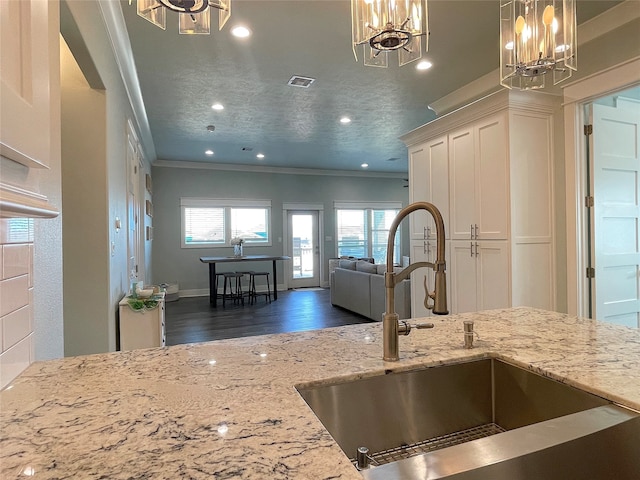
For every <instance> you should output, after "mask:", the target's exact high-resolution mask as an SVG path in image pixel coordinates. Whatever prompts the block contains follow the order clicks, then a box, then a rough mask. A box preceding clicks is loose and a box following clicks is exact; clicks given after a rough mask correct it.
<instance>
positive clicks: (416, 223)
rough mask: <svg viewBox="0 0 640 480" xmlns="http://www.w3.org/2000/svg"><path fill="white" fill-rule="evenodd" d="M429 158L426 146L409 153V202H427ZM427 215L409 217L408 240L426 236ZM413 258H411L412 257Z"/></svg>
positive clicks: (420, 212) (422, 212) (418, 213)
mask: <svg viewBox="0 0 640 480" xmlns="http://www.w3.org/2000/svg"><path fill="white" fill-rule="evenodd" d="M429 170H430V169H429V158H428V150H427V148H426V146H422V145H421V146H418V147H415V148H413V149H412V150H411V151H410V152H409V202H410V203H414V202H428V201H429V176H430V173H429ZM428 217H429V214H428V213H427V212H425V211H418V212H414V213H412V214H411V215H410V216H409V224H410V233H411V235H410V237H409V238H410V240H420V241H421V240H423V239H424V238H426V235H427V222H428V220H429V219H428ZM412 258H413V257H412Z"/></svg>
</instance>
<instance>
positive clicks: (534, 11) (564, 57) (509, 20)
mask: <svg viewBox="0 0 640 480" xmlns="http://www.w3.org/2000/svg"><path fill="white" fill-rule="evenodd" d="M500 45H501V50H500V83H501V85H503V86H505V87H507V88H517V89H520V90H528V89H535V88H544V87H545V85H546V83H545V82H546V80H547V78H549V77H551V78H552V79H553V85H556V84H558V83H559V82H561V81H563V80H565V79H567V78H569V77H570V76H571V74H572V73H573V72H574V71H575V70H576V68H577V55H576V53H577V52H576V45H577V42H576V9H575V0H501V2H500Z"/></svg>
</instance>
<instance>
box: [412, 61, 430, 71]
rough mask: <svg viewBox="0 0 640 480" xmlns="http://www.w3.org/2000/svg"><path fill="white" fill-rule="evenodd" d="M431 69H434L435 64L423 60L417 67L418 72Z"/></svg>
mask: <svg viewBox="0 0 640 480" xmlns="http://www.w3.org/2000/svg"><path fill="white" fill-rule="evenodd" d="M431 67H433V63H431V62H428V61H426V60H423V61H421V62H420V63H418V64H417V65H416V70H429V69H430V68H431Z"/></svg>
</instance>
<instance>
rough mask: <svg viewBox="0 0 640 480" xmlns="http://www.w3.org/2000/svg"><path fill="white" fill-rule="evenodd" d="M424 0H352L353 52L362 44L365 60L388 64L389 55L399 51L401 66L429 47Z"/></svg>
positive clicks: (368, 62)
mask: <svg viewBox="0 0 640 480" xmlns="http://www.w3.org/2000/svg"><path fill="white" fill-rule="evenodd" d="M427 24H428V22H427V4H426V0H351V31H352V40H353V43H352V46H353V55H354V56H355V58H356V61H357V60H358V50H360V47H362V50H363V53H364V64H365V65H367V66H371V67H387V65H388V55H389V54H390V53H391V52H398V64H399V65H400V66H402V65H405V64H407V63H409V62H413V61H414V60H417V59H419V58H420V57H422V43H423V40H422V39H423V38H424V51H425V52H426V51H427V50H428V33H427Z"/></svg>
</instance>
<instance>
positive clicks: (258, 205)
mask: <svg viewBox="0 0 640 480" xmlns="http://www.w3.org/2000/svg"><path fill="white" fill-rule="evenodd" d="M188 208H223V209H224V213H223V215H224V240H223V241H221V242H220V241H218V242H199V243H197V244H189V243H187V242H186V238H185V234H186V215H185V212H186V209H188ZM242 208H246V209H264V210H265V216H266V218H265V228H266V231H267V238H266V239H264V240H257V239H248V238H246V239H245V241H244V246H245V247H254V246H263V247H271V246H272V245H273V241H272V238H271V232H272V228H271V218H272V216H271V200H244V199H228V198H226V199H225V198H195V197H182V198H180V227H181V231H180V248H228V247H231V246H232V245H231V239H232V238H233V237H234V235H233V231H234V228H233V225H232V222H231V218H232V216H231V210H232V209H242Z"/></svg>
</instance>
